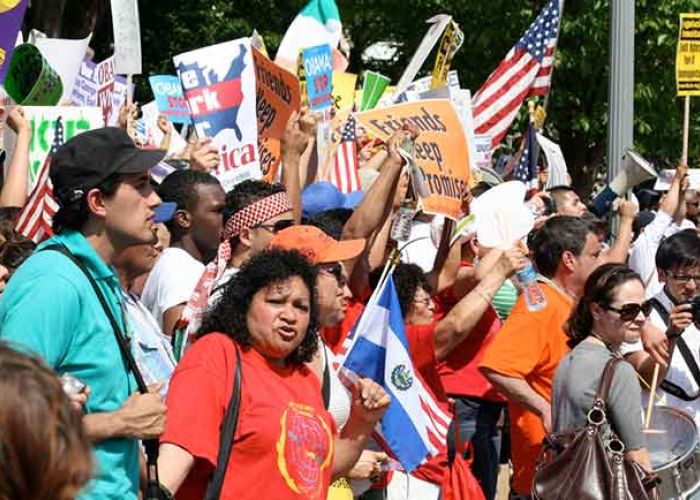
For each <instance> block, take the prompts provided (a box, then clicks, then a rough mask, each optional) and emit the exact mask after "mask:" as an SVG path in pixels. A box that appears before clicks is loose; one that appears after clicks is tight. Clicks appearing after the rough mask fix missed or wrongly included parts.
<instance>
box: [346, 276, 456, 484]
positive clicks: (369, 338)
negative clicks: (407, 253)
mask: <svg viewBox="0 0 700 500" xmlns="http://www.w3.org/2000/svg"><path fill="white" fill-rule="evenodd" d="M347 342H349V345H348V349H347V355H346V357H345V360H344V361H343V364H342V368H341V373H342V374H344V375H346V376H348V375H349V377H348V378H351V379H352V378H354V377H360V378H371V379H372V380H374V381H375V382H377V383H378V384H380V385H381V386H383V387H384V389H385V390H386V391H387V392H388V393H389V395H390V396H391V404H390V405H389V409H388V410H387V412H386V413H385V414H384V417H383V418H382V420H381V425H380V429H378V434H379V438H380V441H383V444H384V445H385V447H386V449H387V451H388V452H389V453H391V454H392V455H393V456H394V457H395V458H396V459H397V460H398V461H399V462H400V463H401V465H402V466H403V467H404V468H405V469H406V472H409V473H410V472H412V471H413V470H414V469H415V468H416V467H418V466H419V465H420V464H421V463H423V462H424V461H425V460H426V459H427V457H428V456H432V455H436V454H437V453H438V452H439V451H440V449H441V448H444V446H445V442H446V436H447V428H448V426H449V423H450V420H451V417H450V416H449V415H448V414H446V413H445V412H444V411H443V410H441V409H440V408H439V406H438V404H437V402H436V401H435V398H434V397H433V395H432V393H431V392H430V391H429V390H428V389H427V388H426V386H425V385H424V383H423V381H422V379H421V378H420V375H419V374H418V373H417V372H416V371H415V370H414V369H413V363H412V361H411V355H410V351H409V347H408V341H407V340H406V332H405V330H404V322H403V317H402V315H401V306H400V305H399V299H398V295H397V294H396V288H395V287H394V280H393V278H392V276H391V275H389V277H387V278H386V280H385V281H384V283H383V285H382V287H381V289H380V290H378V291H377V292H375V294H374V295H373V297H372V299H370V302H369V304H368V305H367V308H366V309H365V311H364V313H363V315H362V316H361V317H360V319H359V320H358V322H357V324H356V325H355V329H354V331H353V333H352V334H351V335H350V336H349V337H348V339H347ZM348 372H350V373H348Z"/></svg>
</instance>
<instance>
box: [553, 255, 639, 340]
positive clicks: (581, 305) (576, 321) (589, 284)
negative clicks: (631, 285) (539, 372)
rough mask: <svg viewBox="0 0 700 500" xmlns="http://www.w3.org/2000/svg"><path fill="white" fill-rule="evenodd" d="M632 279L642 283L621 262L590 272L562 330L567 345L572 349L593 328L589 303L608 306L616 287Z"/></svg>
mask: <svg viewBox="0 0 700 500" xmlns="http://www.w3.org/2000/svg"><path fill="white" fill-rule="evenodd" d="M632 280H637V281H639V283H642V279H641V278H640V277H639V275H638V274H637V273H635V272H634V271H632V270H631V269H630V268H629V267H627V266H625V265H623V264H603V265H602V266H600V267H598V268H597V269H596V270H595V271H593V272H592V273H591V275H590V276H589V277H588V280H587V281H586V286H585V287H584V290H583V295H582V296H581V298H580V299H579V300H578V302H577V303H576V305H575V306H574V308H573V309H572V311H571V316H569V319H568V321H567V322H566V323H565V324H564V332H566V335H567V336H568V337H569V340H568V342H567V345H568V346H569V347H570V348H572V349H573V348H574V347H576V346H577V345H578V344H580V343H581V342H582V341H583V340H584V339H585V338H586V337H588V336H589V335H590V334H591V330H592V329H593V315H592V314H591V304H598V305H600V306H609V305H610V303H611V302H613V300H614V299H615V292H616V290H617V287H619V286H620V285H623V284H625V283H627V282H628V281H632Z"/></svg>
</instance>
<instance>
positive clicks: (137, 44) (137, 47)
mask: <svg viewBox="0 0 700 500" xmlns="http://www.w3.org/2000/svg"><path fill="white" fill-rule="evenodd" d="M110 4H111V6H112V27H113V28H114V70H115V71H116V72H117V73H119V74H120V75H140V74H141V23H140V22H139V6H138V2H137V1H136V0H110Z"/></svg>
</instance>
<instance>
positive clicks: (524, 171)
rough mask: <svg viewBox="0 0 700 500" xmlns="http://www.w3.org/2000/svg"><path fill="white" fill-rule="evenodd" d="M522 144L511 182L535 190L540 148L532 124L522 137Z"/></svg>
mask: <svg viewBox="0 0 700 500" xmlns="http://www.w3.org/2000/svg"><path fill="white" fill-rule="evenodd" d="M523 143H524V144H523V146H522V149H521V151H520V159H519V160H518V164H517V165H516V166H515V169H514V170H513V180H515V181H520V182H522V183H523V184H525V185H526V186H527V188H528V189H536V188H537V186H538V184H537V182H538V179H537V174H538V168H537V157H538V156H539V153H540V148H539V144H538V143H537V131H536V130H535V124H534V123H532V122H530V124H529V125H528V127H527V134H525V137H523Z"/></svg>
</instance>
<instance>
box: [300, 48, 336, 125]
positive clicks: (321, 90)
mask: <svg viewBox="0 0 700 500" xmlns="http://www.w3.org/2000/svg"><path fill="white" fill-rule="evenodd" d="M302 61H303V64H304V75H305V77H306V84H307V92H308V94H309V106H310V107H311V109H312V110H313V111H321V110H322V109H328V108H330V107H331V106H333V96H332V94H331V89H332V86H333V59H332V57H331V48H330V47H329V46H328V45H318V46H316V47H310V48H308V49H304V50H303V51H302Z"/></svg>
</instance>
